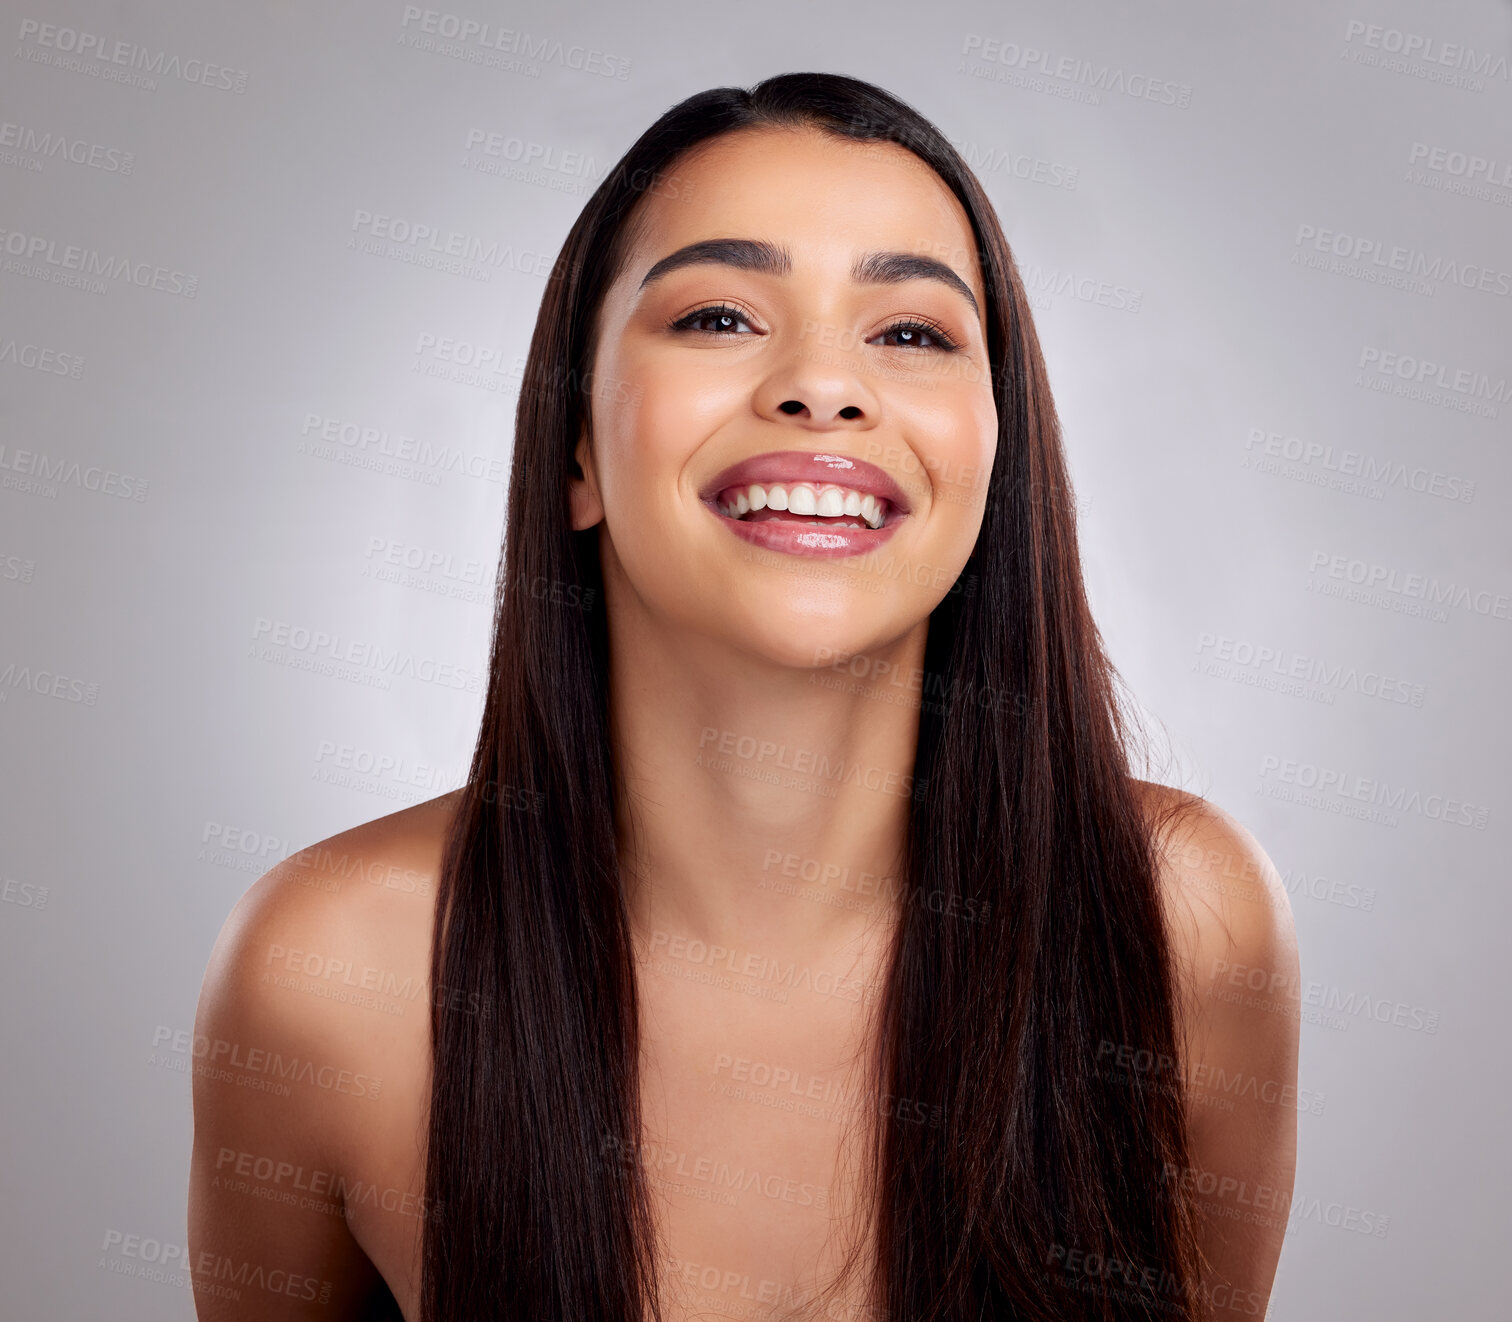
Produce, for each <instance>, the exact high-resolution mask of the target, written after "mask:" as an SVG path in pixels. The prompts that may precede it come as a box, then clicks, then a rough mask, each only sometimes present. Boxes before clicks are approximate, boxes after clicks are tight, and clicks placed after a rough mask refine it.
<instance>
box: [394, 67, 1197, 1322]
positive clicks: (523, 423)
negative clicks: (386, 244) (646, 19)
mask: <svg viewBox="0 0 1512 1322" xmlns="http://www.w3.org/2000/svg"><path fill="white" fill-rule="evenodd" d="M796 126H808V127H813V128H817V129H819V130H821V131H824V132H828V133H832V134H835V135H837V136H840V137H844V138H847V139H850V140H854V141H860V142H872V141H875V142H890V143H895V144H897V145H899V146H902V147H904V148H906V149H907V150H908V151H910V152H912V153H913V154H914V155H915V156H916V157H918V158H919V159H920V160H922V161H923V162H925V163H926V164H927V166H928V167H930V168H931V169H933V170H934V171H935V172H936V174H938V176H939V177H940V179H941V180H943V181H944V183H945V184H946V185H947V186H948V187H949V188H950V189H951V191H952V192H953V193H954V194H955V196H956V197H957V198H958V199H959V200H960V202H961V205H962V206H963V207H964V208H965V211H966V214H967V216H968V217H969V219H970V222H971V225H972V229H973V232H974V235H975V240H976V243H977V246H978V259H979V260H980V262H981V268H982V274H983V279H984V283H985V286H986V293H987V308H986V316H987V331H988V354H989V358H990V361H991V365H992V389H993V393H994V397H995V400H996V403H997V412H998V419H999V423H998V426H999V432H998V445H997V454H996V459H995V462H994V465H993V468H992V472H991V475H990V478H989V480H988V489H987V493H986V507H985V513H984V516H983V522H982V527H981V533H980V536H979V538H978V540H977V543H976V547H975V549H974V551H973V553H972V555H971V557H970V559H969V561H968V562H967V565H966V567H965V569H964V570H963V572H962V575H961V578H960V581H959V585H958V586H960V585H964V587H965V589H966V590H959V591H951V592H949V593H947V594H946V596H945V598H944V600H942V601H941V602H940V604H939V605H938V606H937V607H936V608H935V610H934V611H933V613H932V615H931V617H930V622H929V630H928V638H927V642H926V658H925V670H926V672H927V673H928V674H930V675H932V676H936V677H938V678H939V679H940V680H941V683H940V684H939V686H938V688H937V689H936V690H935V696H938V698H939V700H938V701H928V702H925V703H923V704H921V710H920V725H919V740H918V751H917V760H916V764H915V768H914V785H915V793H914V795H913V804H912V809H911V813H910V821H909V828H908V833H907V841H906V857H905V859H904V860H903V866H904V873H903V876H904V877H905V878H906V882H907V886H908V887H909V889H910V890H911V891H912V892H913V893H915V894H921V893H922V894H928V895H930V896H932V897H938V898H939V900H940V901H941V902H939V903H934V902H931V903H927V904H907V905H905V906H903V909H902V918H901V921H900V926H899V927H898V929H897V932H896V935H895V938H894V945H893V947H892V956H891V960H890V962H889V964H888V966H887V967H888V974H887V977H886V980H885V982H884V984H883V990H882V993H881V995H880V998H879V1000H878V1002H877V1011H876V1013H877V1016H878V1018H877V1023H878V1026H879V1036H878V1042H879V1047H878V1050H877V1053H876V1060H875V1066H876V1068H875V1077H874V1080H873V1085H874V1087H875V1088H876V1089H877V1090H878V1091H879V1095H880V1093H881V1092H885V1093H886V1094H888V1095H890V1096H891V1097H892V1098H904V1099H908V1103H909V1111H910V1114H912V1115H930V1116H939V1117H944V1121H945V1122H944V1123H941V1124H934V1123H924V1124H920V1123H911V1122H909V1121H908V1120H905V1119H900V1118H898V1115H897V1114H889V1113H888V1111H889V1108H881V1107H879V1108H878V1109H879V1113H880V1114H881V1119H880V1121H879V1123H877V1125H876V1127H875V1129H874V1131H873V1142H872V1146H871V1148H870V1157H871V1160H870V1162H869V1165H868V1171H869V1175H868V1179H869V1180H870V1181H871V1183H870V1185H869V1188H871V1189H873V1190H875V1191H876V1192H877V1197H876V1199H875V1200H874V1201H875V1206H876V1210H875V1212H874V1213H873V1214H872V1215H874V1216H875V1218H876V1222H875V1224H876V1231H877V1239H876V1244H877V1251H876V1258H875V1263H874V1265H875V1269H876V1275H875V1280H874V1286H875V1292H876V1297H877V1299H878V1302H879V1306H880V1308H881V1311H882V1312H883V1313H884V1314H885V1315H886V1316H888V1317H892V1318H895V1319H900V1320H903V1322H915V1320H916V1319H918V1320H921V1322H922V1320H924V1319H930V1320H934V1319H938V1320H939V1322H946V1320H947V1319H948V1320H951V1322H955V1320H965V1319H972V1320H975V1319H1003V1318H1025V1319H1043V1320H1044V1322H1050V1320H1051V1319H1055V1320H1056V1322H1066V1319H1094V1318H1096V1319H1111V1318H1125V1317H1154V1316H1157V1315H1159V1316H1165V1317H1171V1318H1176V1319H1182V1320H1183V1322H1191V1320H1193V1319H1198V1318H1201V1317H1204V1316H1206V1313H1205V1304H1204V1300H1203V1291H1202V1290H1201V1288H1200V1285H1199V1281H1200V1266H1201V1257H1200V1249H1199V1247H1198V1243H1197V1240H1196V1235H1195V1232H1194V1220H1193V1213H1192V1209H1191V1207H1190V1206H1189V1205H1188V1204H1187V1203H1186V1202H1185V1201H1184V1200H1183V1195H1182V1193H1181V1186H1182V1182H1180V1181H1171V1180H1168V1179H1167V1178H1166V1176H1167V1174H1168V1173H1169V1172H1170V1171H1171V1170H1173V1169H1174V1170H1178V1171H1180V1170H1184V1169H1186V1168H1187V1165H1188V1156H1187V1137H1186V1128H1185V1111H1184V1102H1183V1097H1182V1092H1181V1089H1180V1088H1179V1087H1175V1088H1169V1087H1168V1088H1156V1089H1151V1088H1148V1087H1141V1086H1139V1085H1138V1084H1137V1083H1136V1084H1129V1083H1126V1082H1122V1081H1120V1076H1117V1075H1111V1074H1109V1072H1108V1071H1107V1070H1106V1069H1104V1068H1103V1062H1104V1061H1105V1059H1106V1057H1107V1056H1108V1054H1109V1052H1110V1050H1112V1049H1116V1050H1117V1051H1119V1052H1122V1051H1125V1050H1127V1048H1128V1047H1129V1046H1133V1047H1137V1048H1139V1049H1141V1050H1144V1051H1148V1052H1150V1053H1152V1056H1153V1058H1155V1059H1164V1060H1173V1059H1177V1058H1178V1057H1177V1041H1178V1035H1179V1033H1180V1031H1181V1030H1180V1025H1179V1022H1178V1004H1179V996H1178V992H1177V982H1176V974H1175V972H1174V970H1173V965H1172V954H1171V952H1172V948H1173V943H1172V941H1171V939H1170V937H1169V935H1168V933H1167V931H1166V929H1165V926H1164V922H1163V913H1162V906H1161V900H1160V895H1159V890H1158V886H1159V882H1158V872H1157V855H1156V848H1155V845H1154V843H1153V834H1152V833H1153V827H1152V819H1151V818H1150V817H1149V816H1148V815H1146V813H1145V812H1144V811H1143V809H1142V807H1141V799H1140V796H1139V794H1138V786H1137V782H1135V781H1134V780H1133V778H1132V776H1131V771H1130V753H1129V748H1130V744H1129V742H1128V736H1129V735H1130V733H1131V728H1130V726H1131V722H1130V718H1129V716H1128V715H1127V714H1126V713H1125V712H1124V711H1123V710H1122V708H1121V705H1120V703H1119V702H1118V700H1117V686H1118V677H1117V674H1116V672H1115V671H1114V669H1113V667H1112V665H1111V664H1110V662H1109V660H1108V658H1107V656H1106V655H1105V652H1104V648H1103V645H1102V641H1101V639H1100V637H1099V635H1098V632H1097V628H1096V626H1095V624H1094V622H1093V620H1092V616H1091V613H1090V611H1089V609H1088V605H1087V600H1086V595H1085V591H1084V588H1083V583H1082V577H1081V568H1080V563H1079V554H1078V549H1077V539H1076V526H1075V509H1074V503H1073V497H1072V492H1071V487H1070V483H1069V480H1068V477H1067V472H1066V469H1065V462H1064V458H1063V455H1062V452H1061V439H1060V425H1059V422H1058V420H1057V418H1056V414H1055V408H1054V405H1053V403H1052V400H1051V396H1050V390H1049V386H1048V383H1047V378H1046V372H1045V365H1044V361H1043V357H1042V354H1041V351H1040V347H1039V342H1038V340H1037V338H1036V335H1035V330H1034V326H1033V324H1032V322H1031V320H1030V316H1029V307H1028V301H1027V299H1026V297H1025V294H1024V289H1023V286H1022V284H1021V281H1020V278H1019V275H1018V272H1017V269H1016V267H1015V265H1014V261H1013V257H1012V255H1011V253H1010V251H1009V248H1008V244H1007V240H1006V239H1005V238H1004V236H1003V232H1002V229H1001V226H1000V225H999V223H998V220H997V217H996V215H995V213H994V211H993V207H992V204H991V202H990V201H989V200H988V198H987V197H986V195H985V194H984V193H983V191H982V189H981V186H980V185H979V183H978V182H977V180H976V179H975V178H974V176H973V175H972V173H971V171H970V170H969V169H968V167H967V166H966V164H965V162H964V161H963V160H962V159H961V157H960V155H959V154H958V153H957V152H956V151H955V149H954V148H953V147H952V146H951V145H950V143H949V141H948V140H947V139H946V138H945V137H944V136H943V135H942V134H941V133H940V132H939V131H938V130H937V129H936V128H935V127H934V126H933V125H932V124H930V123H929V122H928V121H927V120H925V119H924V118H923V117H922V116H920V115H919V114H918V113H917V112H916V111H914V110H913V109H911V108H910V107H909V106H907V105H905V104H904V103H902V102H900V101H899V100H897V99H896V98H895V97H893V96H891V95H889V94H888V93H887V92H885V91H883V90H882V89H880V88H878V87H875V86H873V85H871V84H870V83H866V82H863V81H860V80H858V79H854V78H849V77H843V76H840V75H835V74H819V73H795V74H784V75H782V76H779V77H774V78H769V79H767V80H765V81H764V82H761V83H759V84H758V85H757V86H755V87H753V88H751V89H749V90H747V89H744V88H737V87H720V88H714V89H712V90H709V91H706V92H701V93H699V94H698V95H696V96H692V97H689V98H688V99H686V100H684V101H682V102H681V103H679V104H678V105H676V106H673V107H672V108H671V109H670V110H668V111H667V112H666V113H665V114H664V115H663V116H662V117H661V118H660V119H658V120H657V121H656V123H654V124H653V125H652V126H651V127H650V128H649V129H647V130H646V132H645V133H643V134H642V135H641V136H640V138H639V139H637V141H636V142H635V144H634V145H633V146H632V147H631V148H630V149H629V151H627V152H626V153H625V155H624V157H623V158H622V159H621V160H620V161H619V162H618V163H617V164H616V165H615V167H614V168H613V169H612V170H611V171H610V172H609V174H608V175H607V177H606V178H605V179H604V180H603V182H602V183H601V184H600V185H599V187H598V189H597V190H596V191H595V192H594V194H593V196H592V197H591V198H590V199H589V201H588V203H587V205H586V206H585V207H584V208H583V211H582V213H581V214H580V215H579V216H578V218H577V221H576V223H575V224H574V225H573V227H572V230H571V232H570V233H569V234H568V236H567V239H566V242H565V243H564V244H563V246H562V251H561V253H560V255H559V256H558V258H557V261H556V264H555V267H554V269H553V271H552V274H551V277H550V279H549V281H548V284H547V287H546V292H545V296H544V298H543V301H542V304H541V309H540V314H539V316H538V318H537V320H536V326H535V332H534V335H533V337H532V340H531V344H530V353H529V358H528V361H527V363H526V367H525V374H524V379H523V382H522V389H521V395H520V405H519V410H518V414H517V418H516V424H515V445H514V454H513V460H512V470H511V476H510V486H509V503H508V513H507V522H506V532H505V539H504V547H503V556H502V561H501V569H500V576H499V585H498V593H497V602H496V612H495V621H494V638H493V650H492V658H491V665H490V673H489V684H488V693H487V699H486V705H485V707H484V710H483V717H482V724H481V730H480V733H479V736H478V743H477V748H476V752H475V754H474V757H473V761H472V767H471V772H470V777H469V780H468V783H467V785H466V786H465V789H464V791H463V794H462V796H461V801H460V805H459V808H458V811H457V813H456V816H455V818H454V819H453V824H452V830H451V835H450V838H449V841H448V844H447V851H446V858H445V865H444V869H443V875H442V880H441V886H440V891H439V898H438V904H439V911H438V912H439V916H438V922H437V924H436V933H435V939H434V945H433V949H432V957H431V979H432V985H433V986H436V987H445V988H446V989H447V994H446V996H445V997H442V996H436V997H434V998H433V1009H432V1036H433V1056H432V1065H433V1074H432V1091H431V1104H430V1113H429V1119H428V1122H427V1124H428V1149H427V1162H426V1181H425V1183H426V1197H427V1200H428V1203H429V1204H430V1205H431V1206H432V1207H437V1208H439V1209H440V1210H441V1213H442V1214H441V1215H439V1216H436V1217H432V1218H429V1219H427V1220H426V1222H425V1228H424V1232H423V1233H424V1244H423V1250H424V1252H423V1286H422V1299H423V1303H422V1308H423V1311H422V1318H423V1319H424V1322H479V1320H480V1319H483V1318H496V1317H505V1316H508V1317H521V1318H530V1319H573V1320H574V1322H575V1320H576V1319H585V1318H594V1319H603V1320H604V1322H640V1319H642V1318H643V1317H645V1316H647V1315H648V1314H650V1315H653V1316H655V1317H657V1318H660V1316H661V1311H660V1307H659V1304H658V1300H657V1291H656V1269H657V1260H658V1255H659V1253H660V1251H661V1250H660V1248H659V1246H658V1244H657V1240H656V1229H655V1223H654V1218H653V1216H652V1212H651V1209H652V1203H651V1200H650V1195H649V1193H648V1185H647V1182H646V1177H645V1174H644V1172H643V1171H642V1169H641V1168H640V1165H639V1163H638V1162H637V1161H633V1160H632V1161H626V1160H615V1159H606V1152H608V1153H611V1154H623V1153H626V1152H629V1153H636V1152H639V1151H640V1149H641V1103H640V1097H639V1074H638V1064H637V1062H638V1058H639V1056H638V1027H639V1023H638V1010H637V996H636V972H635V958H634V952H633V949H632V943H631V936H630V926H629V922H628V918H627V910H626V906H625V903H624V898H623V895H622V892H621V888H620V875H619V862H618V857H617V851H616V839H617V833H616V807H615V794H614V788H615V784H616V781H615V770H614V764H613V758H612V755H611V747H610V739H609V724H608V696H609V695H608V682H607V674H608V670H607V657H608V648H609V642H610V640H609V638H608V636H607V626H606V621H605V612H604V611H603V609H602V608H601V605H602V596H603V583H602V578H601V573H600V567H599V559H598V535H597V530H596V529H589V530H588V531H586V532H574V531H573V530H572V528H571V522H570V517H569V505H568V478H569V476H571V475H574V474H575V473H576V467H575V463H574V459H573V449H574V446H575V444H576V441H577V438H578V436H579V431H580V427H581V426H582V425H583V423H584V422H585V420H586V419H587V417H588V411H589V408H590V405H591V400H592V394H593V390H594V388H595V383H594V382H593V379H592V367H593V365H592V361H591V351H592V347H593V334H594V328H595V322H596V315H597V312H598V309H599V307H600V304H601V302H602V300H603V297H604V295H605V291H606V289H607V288H608V286H609V285H610V283H611V282H612V281H613V280H614V278H615V277H616V275H617V273H618V272H619V270H620V265H621V263H622V261H623V259H624V257H625V255H626V252H627V248H628V243H629V240H630V238H631V233H630V231H629V229H628V224H629V223H632V216H633V213H634V209H635V207H636V204H637V202H638V201H640V200H641V199H642V198H643V197H644V196H646V194H647V192H648V190H650V189H652V188H658V187H660V188H664V189H667V190H669V191H670V190H671V189H672V188H674V187H675V174H674V172H673V167H675V165H676V163H677V161H678V160H679V158H680V157H681V156H682V155H683V154H684V153H685V152H687V151H688V150H689V149H690V148H692V147H693V146H695V145H696V144H698V143H701V142H705V141H707V140H709V139H712V138H715V137H718V136H719V135H721V134H724V133H729V132H732V131H734V130H738V129H744V128H755V127H796ZM968 905H969V906H970V907H969V909H968ZM963 910H965V911H968V912H971V913H973V914H974V915H976V917H975V918H974V920H973V921H969V922H963V921H961V919H960V916H959V915H960V914H961V912H962V911H963ZM458 1004H467V1005H472V1006H479V1005H481V1006H489V1007H496V1009H495V1012H494V1013H491V1014H487V1015H483V1014H466V1013H458V1012H456V1011H455V1009H454V1008H452V1007H455V1006H456V1005H458ZM899 1109H901V1108H899Z"/></svg>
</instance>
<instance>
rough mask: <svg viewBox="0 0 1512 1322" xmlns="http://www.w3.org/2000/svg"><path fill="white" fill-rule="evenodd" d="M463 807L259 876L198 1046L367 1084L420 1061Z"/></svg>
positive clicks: (232, 926) (316, 848) (210, 991)
mask: <svg viewBox="0 0 1512 1322" xmlns="http://www.w3.org/2000/svg"><path fill="white" fill-rule="evenodd" d="M460 797H461V791H453V792H452V793H451V794H446V795H442V796H441V797H439V798H435V799H430V800H428V801H426V802H424V803H419V804H415V805H413V806H412V807H408V808H404V809H401V810H399V811H398V812H393V813H389V814H388V815H386V816H384V817H379V818H375V819H374V820H372V821H368V822H364V823H363V824H361V825H359V826H356V827H353V828H351V829H350V830H346V831H342V832H340V833H339V834H336V835H332V836H330V837H328V838H327V839H324V840H320V841H318V842H316V843H315V844H312V845H310V846H308V847H307V848H305V849H301V850H299V851H298V852H297V853H293V854H290V855H289V856H288V857H287V858H285V859H283V860H282V861H281V862H279V863H277V864H276V865H275V866H274V867H272V868H271V869H269V871H267V872H266V873H264V874H263V875H262V876H261V877H259V878H258V880H257V881H256V882H254V883H253V884H252V885H251V886H250V887H249V888H248V889H247V890H246V892H245V893H244V894H243V895H242V896H241V898H240V899H239V900H238V901H237V902H236V904H235V905H234V906H233V908H232V909H231V912H230V913H229V914H228V915H227V917H226V919H225V921H224V922H223V924H222V926H221V930H220V933H219V935H218V937H217V938H216V941H215V946H214V949H213V950H212V952H211V954H210V958H209V961H208V964H207V966H206V969H205V975H204V982H203V985H202V988H201V991H200V998H199V1006H198V1011H197V1013H196V1017H195V1033H196V1039H197V1041H198V1040H201V1039H203V1040H204V1041H206V1042H209V1043H211V1044H215V1043H223V1044H229V1045H227V1046H226V1047H225V1053H223V1054H235V1055H238V1056H240V1057H243V1058H245V1057H247V1056H248V1055H249V1053H252V1052H258V1051H262V1052H264V1053H276V1054H278V1055H279V1056H280V1057H283V1058H289V1059H299V1060H315V1061H325V1062H334V1063H336V1064H337V1065H339V1066H340V1067H341V1068H342V1069H344V1070H345V1071H347V1073H349V1074H354V1075H355V1074H363V1075H368V1076H372V1077H379V1076H381V1074H382V1073H383V1072H384V1071H385V1070H390V1069H392V1062H393V1061H394V1060H395V1059H396V1058H397V1059H410V1058H413V1057H415V1055H416V1053H417V1052H418V1051H419V1049H420V1048H421V1047H422V1046H424V1045H427V1044H428V1036H427V1034H428V1030H429V999H428V991H427V989H428V986H429V976H430V950H431V936H432V926H433V922H434V917H435V912H436V895H437V891H438V889H439V886H440V880H441V865H442V857H443V852H444V849H445V844H446V838H447V833H448V830H449V827H450V825H451V821H452V818H453V816H454V814H455V812H456V809H457V805H458V802H459V800H460ZM257 1058H258V1059H262V1057H257ZM312 1097H313V1095H312ZM338 1109H339V1108H338Z"/></svg>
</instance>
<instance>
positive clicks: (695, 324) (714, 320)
mask: <svg viewBox="0 0 1512 1322" xmlns="http://www.w3.org/2000/svg"><path fill="white" fill-rule="evenodd" d="M700 323H708V324H706V325H703V324H700ZM736 325H742V326H746V327H749V326H750V322H748V321H747V320H746V317H745V313H743V312H742V311H741V310H740V309H739V308H732V307H728V306H726V305H724V304H720V305H719V306H717V307H707V308H698V309H697V310H695V311H693V312H690V313H688V314H687V316H685V317H679V318H678V319H677V320H676V321H674V322H673V323H672V329H673V330H696V331H704V332H707V333H709V334H712V335H725V334H729V333H730V332H731V331H732V330H733V329H734V328H735V326H736Z"/></svg>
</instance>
